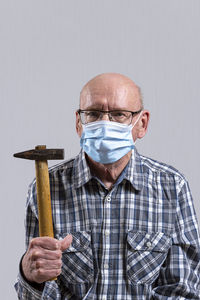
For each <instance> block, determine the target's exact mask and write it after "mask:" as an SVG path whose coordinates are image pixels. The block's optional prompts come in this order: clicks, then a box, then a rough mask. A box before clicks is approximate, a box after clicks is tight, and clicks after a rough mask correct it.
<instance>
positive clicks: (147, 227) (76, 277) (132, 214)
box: [15, 149, 200, 300]
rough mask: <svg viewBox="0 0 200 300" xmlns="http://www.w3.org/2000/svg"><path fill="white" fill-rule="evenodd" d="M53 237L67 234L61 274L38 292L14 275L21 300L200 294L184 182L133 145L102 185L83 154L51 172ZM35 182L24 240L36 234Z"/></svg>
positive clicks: (197, 241) (195, 237)
mask: <svg viewBox="0 0 200 300" xmlns="http://www.w3.org/2000/svg"><path fill="white" fill-rule="evenodd" d="M50 185H51V198H52V209H53V222H54V231H55V237H56V238H57V239H62V238H64V237H65V236H66V235H67V234H68V233H70V234H72V236H73V242H72V244H71V246H70V247H69V248H68V249H67V250H66V251H64V252H63V257H62V260H63V267H62V273H61V275H60V276H59V277H58V279H57V281H56V282H55V281H51V282H46V283H45V287H44V289H43V291H42V292H41V291H38V290H36V289H35V288H33V287H32V286H30V285H29V284H28V283H27V282H26V281H25V280H24V278H23V276H22V274H20V273H19V275H18V279H17V282H16V285H15V288H16V291H17V293H18V297H19V299H28V300H32V299H52V300H58V299H62V300H68V299H69V300H78V299H85V300H97V299H98V300H133V299H134V300H152V299H159V300H161V299H162V300H165V299H170V300H173V299H174V300H175V299H176V300H177V299H193V300H195V299H200V238H199V232H198V226H197V219H196V215H195V211H194V207H193V201H192V197H191V193H190V190H189V186H188V183H187V181H186V180H185V178H184V176H183V175H181V174H180V173H179V172H178V171H177V170H176V169H174V168H172V167H170V166H168V165H166V164H162V163H159V162H157V161H154V160H152V159H149V158H147V157H144V156H141V155H139V154H138V152H137V151H136V149H135V150H134V151H133V153H132V157H131V159H130V161H129V163H128V165H127V167H126V168H125V169H124V171H123V172H122V174H121V175H120V177H119V178H118V180H117V182H116V184H115V185H114V186H113V187H112V189H111V190H107V189H106V188H105V186H104V185H103V184H102V182H101V181H100V180H99V179H98V178H96V177H95V176H94V175H93V174H92V173H91V172H90V169H89V167H88V165H87V162H86V159H85V154H84V152H83V151H81V152H80V154H79V155H78V156H77V157H76V158H75V159H72V160H70V161H67V162H64V163H62V164H59V165H57V166H55V167H53V168H51V169H50ZM37 215H38V212H37V205H36V187H35V181H34V182H33V184H32V185H31V186H30V189H29V193H28V201H27V211H26V245H27V246H28V244H29V241H30V240H31V239H32V238H33V237H36V236H38V220H37Z"/></svg>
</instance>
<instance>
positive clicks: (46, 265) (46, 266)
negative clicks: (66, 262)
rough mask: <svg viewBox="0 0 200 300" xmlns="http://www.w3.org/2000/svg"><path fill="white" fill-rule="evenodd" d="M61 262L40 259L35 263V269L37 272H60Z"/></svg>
mask: <svg viewBox="0 0 200 300" xmlns="http://www.w3.org/2000/svg"><path fill="white" fill-rule="evenodd" d="M61 267H62V261H61V260H60V259H59V260H46V259H40V260H37V261H36V262H35V269H37V270H48V271H49V270H61Z"/></svg>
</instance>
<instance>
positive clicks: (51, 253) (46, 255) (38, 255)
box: [31, 248, 62, 261]
mask: <svg viewBox="0 0 200 300" xmlns="http://www.w3.org/2000/svg"><path fill="white" fill-rule="evenodd" d="M61 257H62V252H61V250H47V249H42V248H36V249H33V250H32V253H31V260H32V261H35V260H38V259H46V260H57V259H61Z"/></svg>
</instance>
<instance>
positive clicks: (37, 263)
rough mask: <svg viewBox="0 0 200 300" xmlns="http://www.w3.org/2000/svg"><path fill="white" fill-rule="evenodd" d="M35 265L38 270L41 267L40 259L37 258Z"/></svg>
mask: <svg viewBox="0 0 200 300" xmlns="http://www.w3.org/2000/svg"><path fill="white" fill-rule="evenodd" d="M35 267H36V269H38V270H40V269H41V267H42V262H41V261H40V260H37V261H36V263H35Z"/></svg>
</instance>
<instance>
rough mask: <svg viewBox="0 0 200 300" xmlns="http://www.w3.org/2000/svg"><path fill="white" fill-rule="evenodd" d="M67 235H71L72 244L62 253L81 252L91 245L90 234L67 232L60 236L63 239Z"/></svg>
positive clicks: (85, 232)
mask: <svg viewBox="0 0 200 300" xmlns="http://www.w3.org/2000/svg"><path fill="white" fill-rule="evenodd" d="M67 234H71V235H72V243H71V245H70V246H69V248H67V249H66V250H65V251H64V253H66V252H82V251H85V250H86V249H87V248H88V247H89V246H90V244H91V234H90V232H87V231H79V232H68V233H65V234H62V236H61V237H62V238H64V237H65V236H66V235H67Z"/></svg>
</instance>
